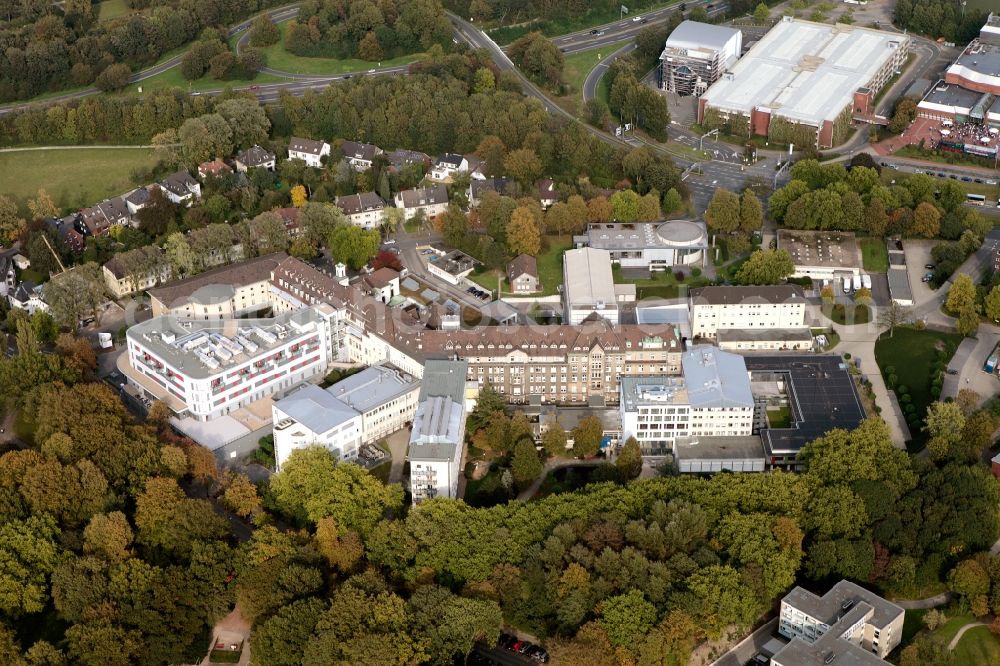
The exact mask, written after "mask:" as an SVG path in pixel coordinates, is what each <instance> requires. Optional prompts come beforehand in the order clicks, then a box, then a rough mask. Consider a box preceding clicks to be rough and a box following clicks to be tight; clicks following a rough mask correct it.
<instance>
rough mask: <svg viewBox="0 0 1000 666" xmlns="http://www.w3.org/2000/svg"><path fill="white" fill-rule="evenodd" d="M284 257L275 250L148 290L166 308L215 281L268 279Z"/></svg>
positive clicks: (230, 282) (240, 282) (231, 282)
mask: <svg viewBox="0 0 1000 666" xmlns="http://www.w3.org/2000/svg"><path fill="white" fill-rule="evenodd" d="M287 256H288V255H287V254H285V253H284V252H275V253H274V254H267V255H264V256H263V257H256V258H254V259H250V260H249V261H244V262H242V263H239V264H233V265H231V266H220V267H218V268H214V269H212V270H210V271H207V272H205V273H202V274H200V275H195V276H194V277H190V278H187V279H185V280H179V281H177V282H172V283H170V284H168V285H164V286H162V287H157V288H155V289H150V290H149V295H150V297H151V298H155V299H157V300H158V301H160V302H161V303H163V304H164V305H166V306H167V307H174V306H176V305H179V304H180V303H182V302H187V300H188V299H189V298H190V297H191V296H192V294H194V292H196V291H198V290H199V289H202V288H203V287H208V286H210V285H217V284H224V285H230V286H233V287H240V286H243V285H246V284H252V283H254V282H262V281H264V280H267V279H268V278H269V277H270V276H271V271H272V270H274V268H275V267H276V266H277V265H278V264H279V263H281V261H282V260H283V259H285V258H286V257H287Z"/></svg>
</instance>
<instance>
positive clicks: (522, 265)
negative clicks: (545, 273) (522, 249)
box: [507, 254, 538, 280]
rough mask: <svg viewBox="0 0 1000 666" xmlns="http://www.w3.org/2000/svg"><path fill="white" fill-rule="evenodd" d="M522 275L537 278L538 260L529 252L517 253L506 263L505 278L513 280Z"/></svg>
mask: <svg viewBox="0 0 1000 666" xmlns="http://www.w3.org/2000/svg"><path fill="white" fill-rule="evenodd" d="M522 275H530V276H531V277H533V278H535V279H537V278H538V260H537V259H535V258H534V257H532V256H531V255H530V254H519V255H517V256H516V257H514V259H513V261H511V262H510V263H509V264H508V265H507V278H508V279H510V280H514V279H515V278H518V277H520V276H522Z"/></svg>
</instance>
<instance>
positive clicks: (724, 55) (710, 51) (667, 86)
mask: <svg viewBox="0 0 1000 666" xmlns="http://www.w3.org/2000/svg"><path fill="white" fill-rule="evenodd" d="M742 52H743V33H742V32H740V30H738V29H736V28H727V27H725V26H721V25H712V24H710V23H699V22H698V21H682V22H681V24H680V25H678V26H677V27H676V28H674V31H673V32H672V33H670V36H669V37H667V43H666V46H665V47H664V49H663V53H661V54H660V65H659V68H658V70H657V78H658V81H659V84H660V88H661V89H663V90H669V91H670V92H674V93H677V94H678V95H682V96H688V95H695V96H698V95H701V94H702V93H703V92H705V91H706V90H707V89H708V87H709V86H710V85H712V84H713V83H715V82H716V81H718V80H719V77H721V76H722V73H723V72H725V71H726V70H728V69H729V68H730V67H732V66H733V65H734V64H736V61H737V60H738V59H739V57H740V54H741V53H742Z"/></svg>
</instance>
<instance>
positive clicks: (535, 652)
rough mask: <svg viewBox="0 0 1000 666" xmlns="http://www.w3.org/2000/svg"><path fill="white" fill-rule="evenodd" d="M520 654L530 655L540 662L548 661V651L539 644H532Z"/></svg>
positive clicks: (545, 662)
mask: <svg viewBox="0 0 1000 666" xmlns="http://www.w3.org/2000/svg"><path fill="white" fill-rule="evenodd" d="M521 654H523V655H524V656H525V657H531V658H532V659H534V660H535V661H537V662H538V663H540V664H547V663H549V653H548V652H547V651H546V650H545V648H543V647H541V646H540V645H532V646H531V647H529V648H528V649H527V650H525V651H524V652H522V653H521Z"/></svg>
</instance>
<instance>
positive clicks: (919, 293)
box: [903, 240, 938, 305]
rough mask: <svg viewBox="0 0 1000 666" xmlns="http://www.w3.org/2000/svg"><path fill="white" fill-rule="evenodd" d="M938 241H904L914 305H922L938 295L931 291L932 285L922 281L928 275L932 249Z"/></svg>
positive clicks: (907, 271) (907, 272) (904, 252)
mask: <svg viewBox="0 0 1000 666" xmlns="http://www.w3.org/2000/svg"><path fill="white" fill-rule="evenodd" d="M937 243H938V241H934V240H904V241H903V254H904V255H905V256H906V274H907V276H908V277H909V278H910V291H911V292H913V304H914V305H920V304H921V303H924V302H926V301H929V300H931V299H932V298H934V296H935V295H936V290H934V289H931V287H930V284H929V283H927V282H921V281H920V279H921V278H922V277H923V276H924V273H927V269H926V268H924V266H926V265H927V264H929V263H932V260H931V248H932V247H934V246H935V245H936V244H937Z"/></svg>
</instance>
